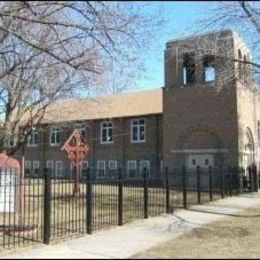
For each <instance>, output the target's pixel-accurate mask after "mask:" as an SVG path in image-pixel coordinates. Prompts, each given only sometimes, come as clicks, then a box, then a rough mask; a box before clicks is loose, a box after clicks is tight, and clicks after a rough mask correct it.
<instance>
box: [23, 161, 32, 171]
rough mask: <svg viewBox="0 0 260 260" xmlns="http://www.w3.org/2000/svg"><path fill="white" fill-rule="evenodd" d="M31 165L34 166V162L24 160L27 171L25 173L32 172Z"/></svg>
mask: <svg viewBox="0 0 260 260" xmlns="http://www.w3.org/2000/svg"><path fill="white" fill-rule="evenodd" d="M31 167H32V164H31V161H27V160H26V161H24V171H25V174H31Z"/></svg>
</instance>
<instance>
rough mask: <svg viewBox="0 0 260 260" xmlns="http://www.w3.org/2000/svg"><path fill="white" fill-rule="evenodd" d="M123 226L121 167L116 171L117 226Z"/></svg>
mask: <svg viewBox="0 0 260 260" xmlns="http://www.w3.org/2000/svg"><path fill="white" fill-rule="evenodd" d="M122 225H123V185H122V171H121V167H119V169H118V226H122Z"/></svg>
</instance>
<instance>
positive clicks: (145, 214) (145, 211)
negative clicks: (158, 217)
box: [143, 168, 148, 218]
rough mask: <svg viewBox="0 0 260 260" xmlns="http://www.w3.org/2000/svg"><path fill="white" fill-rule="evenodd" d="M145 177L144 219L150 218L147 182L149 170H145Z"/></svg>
mask: <svg viewBox="0 0 260 260" xmlns="http://www.w3.org/2000/svg"><path fill="white" fill-rule="evenodd" d="M143 177H144V218H148V180H147V170H146V168H144V169H143Z"/></svg>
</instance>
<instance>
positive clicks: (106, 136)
mask: <svg viewBox="0 0 260 260" xmlns="http://www.w3.org/2000/svg"><path fill="white" fill-rule="evenodd" d="M100 131H101V133H100V136H101V144H109V143H113V124H112V123H111V122H102V123H101V128H100Z"/></svg>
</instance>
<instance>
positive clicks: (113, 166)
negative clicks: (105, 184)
mask: <svg viewBox="0 0 260 260" xmlns="http://www.w3.org/2000/svg"><path fill="white" fill-rule="evenodd" d="M108 170H109V176H110V177H111V178H116V176H117V161H116V160H109V161H108Z"/></svg>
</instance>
